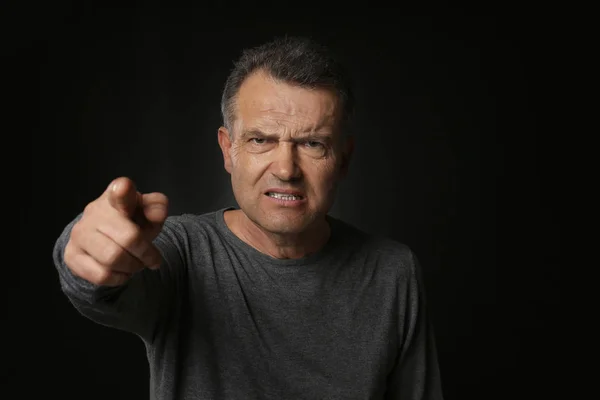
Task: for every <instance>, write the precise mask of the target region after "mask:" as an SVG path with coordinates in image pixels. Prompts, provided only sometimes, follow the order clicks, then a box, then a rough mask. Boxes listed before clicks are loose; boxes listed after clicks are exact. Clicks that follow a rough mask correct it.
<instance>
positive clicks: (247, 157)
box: [219, 72, 352, 234]
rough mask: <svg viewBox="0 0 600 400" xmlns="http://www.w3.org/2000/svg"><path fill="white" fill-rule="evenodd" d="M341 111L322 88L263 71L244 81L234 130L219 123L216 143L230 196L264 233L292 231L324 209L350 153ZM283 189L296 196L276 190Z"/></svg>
mask: <svg viewBox="0 0 600 400" xmlns="http://www.w3.org/2000/svg"><path fill="white" fill-rule="evenodd" d="M339 111H340V110H339V107H338V103H337V100H336V97H335V95H334V94H333V93H331V92H329V91H326V90H311V89H306V88H301V87H298V86H292V85H289V84H287V83H283V82H279V81H276V80H274V79H272V78H271V77H269V76H267V75H266V74H264V73H262V72H260V73H256V74H253V75H251V76H250V77H248V78H247V79H246V80H245V81H244V83H243V84H242V86H241V88H240V90H239V93H238V96H237V113H236V121H235V124H234V128H233V132H228V131H227V129H225V128H221V129H219V145H220V146H221V149H222V151H223V156H224V161H225V169H226V170H227V171H228V172H229V173H230V174H231V183H232V187H233V192H234V195H235V198H236V200H237V202H238V204H239V206H240V208H241V209H242V211H243V212H244V213H245V214H246V215H247V216H248V218H249V219H250V220H252V221H253V222H254V223H256V224H257V225H258V226H260V227H262V228H263V229H265V230H267V231H269V232H273V233H280V234H285V233H289V234H294V233H301V232H303V231H305V230H306V229H307V228H309V227H310V226H311V225H312V224H313V223H314V222H315V221H317V220H319V219H321V218H323V217H324V215H325V214H327V212H328V211H329V209H330V207H331V206H332V204H333V202H334V200H335V192H336V188H337V185H338V183H339V180H340V179H341V178H343V176H344V175H345V173H346V171H347V166H348V161H349V158H350V155H351V152H352V141H351V139H347V140H345V141H343V140H342V137H341V132H340V130H339V129H338V127H339V119H340V115H339ZM230 133H231V135H232V139H231V140H230V139H229V134H230ZM286 190H287V191H294V192H296V193H297V194H298V196H299V197H283V198H282V197H281V196H280V195H279V194H278V193H284V192H285V191H286ZM274 196H275V197H274ZM278 197H279V198H278Z"/></svg>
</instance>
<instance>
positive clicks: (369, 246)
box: [335, 219, 418, 277]
mask: <svg viewBox="0 0 600 400" xmlns="http://www.w3.org/2000/svg"><path fill="white" fill-rule="evenodd" d="M335 224H336V226H337V228H338V232H340V236H341V237H342V238H343V241H344V242H345V243H346V245H347V248H348V251H352V252H353V253H355V256H356V257H359V258H364V259H368V260H369V261H371V262H375V263H376V264H377V265H378V266H380V267H384V268H385V269H392V270H394V271H395V272H396V273H399V274H400V275H401V276H406V277H407V276H412V275H414V274H415V272H416V269H417V268H418V262H417V258H416V256H415V254H414V252H413V250H412V249H411V247H410V246H409V245H408V244H407V243H404V242H402V241H400V240H397V239H394V238H392V237H389V236H386V235H383V234H378V233H369V232H366V231H364V230H362V229H360V228H358V227H356V226H354V225H352V224H350V223H348V222H345V221H343V220H339V219H335Z"/></svg>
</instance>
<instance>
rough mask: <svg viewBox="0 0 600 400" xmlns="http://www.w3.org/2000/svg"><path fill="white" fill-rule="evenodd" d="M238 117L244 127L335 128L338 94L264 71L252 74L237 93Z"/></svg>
mask: <svg viewBox="0 0 600 400" xmlns="http://www.w3.org/2000/svg"><path fill="white" fill-rule="evenodd" d="M236 103H237V109H238V119H239V120H240V121H239V122H241V123H242V124H243V125H244V127H245V128H249V127H254V126H255V125H256V127H260V128H261V129H266V130H274V131H275V130H276V131H280V130H281V129H282V128H284V129H285V130H290V131H313V130H319V129H329V130H333V127H334V126H335V122H336V121H337V118H338V107H337V103H338V102H337V98H336V96H335V94H334V93H333V92H331V91H328V90H325V89H311V88H304V87H300V86H294V85H291V84H288V83H285V82H282V81H278V80H276V79H274V78H272V77H270V76H268V75H267V74H265V73H263V72H258V73H255V74H252V75H251V76H249V77H248V78H247V79H246V80H245V81H244V83H243V84H242V86H241V87H240V90H239V93H238V97H237V102H236Z"/></svg>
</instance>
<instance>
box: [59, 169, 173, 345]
mask: <svg viewBox="0 0 600 400" xmlns="http://www.w3.org/2000/svg"><path fill="white" fill-rule="evenodd" d="M167 203H168V200H167V198H166V196H164V195H163V194H161V193H150V194H146V195H144V194H141V193H139V192H137V191H136V189H135V185H134V184H133V182H131V180H129V179H127V178H119V179H116V180H115V181H113V182H112V183H111V184H110V185H109V187H108V188H107V189H106V191H105V192H104V193H103V194H102V195H101V196H100V197H98V198H97V199H96V200H94V201H92V202H91V203H89V204H88V205H87V206H86V208H85V210H84V212H83V213H82V214H80V215H79V216H77V218H75V219H74V220H73V221H72V222H71V223H69V224H68V225H67V226H66V227H65V229H64V230H63V232H62V234H61V235H60V236H59V238H58V240H57V241H56V244H55V246H54V250H53V259H54V264H55V266H56V268H57V271H58V274H59V279H60V285H61V288H62V290H63V292H64V293H65V294H66V295H67V297H68V298H69V300H70V301H71V303H72V304H73V305H74V306H75V308H76V309H77V310H78V311H79V312H80V313H81V314H83V315H84V316H86V317H88V318H90V319H91V320H93V321H95V322H97V323H100V324H103V325H106V326H110V327H114V328H118V329H122V330H125V331H129V332H133V333H135V334H137V335H139V336H141V337H142V338H144V339H145V340H147V341H152V340H153V338H154V335H155V332H156V329H157V327H158V326H159V323H160V322H163V321H164V320H165V319H166V318H167V317H168V316H169V315H170V312H169V311H170V310H172V309H173V308H174V307H173V306H174V305H175V304H174V302H176V299H177V296H176V294H177V293H179V290H178V286H179V282H180V281H181V279H182V276H183V274H184V273H185V272H184V271H185V268H184V267H185V261H184V257H185V249H184V248H183V243H185V238H184V237H183V228H182V227H181V226H180V224H178V223H177V222H176V220H175V219H173V218H172V219H170V220H168V219H167Z"/></svg>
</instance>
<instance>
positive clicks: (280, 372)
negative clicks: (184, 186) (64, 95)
mask: <svg viewBox="0 0 600 400" xmlns="http://www.w3.org/2000/svg"><path fill="white" fill-rule="evenodd" d="M229 209H233V208H232V207H227V208H222V209H220V210H217V211H214V212H210V213H206V214H201V215H192V214H183V215H179V216H169V218H167V220H166V222H165V224H164V227H163V230H162V232H161V233H160V235H159V236H158V237H157V238H156V240H155V244H156V245H157V247H158V249H159V250H160V252H161V253H162V254H163V257H164V260H165V261H164V263H163V265H162V266H161V268H160V269H158V270H154V271H153V270H143V271H142V272H139V273H137V274H135V275H134V276H133V277H132V278H131V279H130V280H129V282H128V283H126V284H125V285H123V286H121V287H118V288H108V287H98V286H95V285H93V284H91V283H89V282H87V281H84V280H83V279H81V278H78V277H77V276H75V275H73V274H72V273H71V272H70V270H69V269H68V268H66V265H65V264H64V261H63V252H64V247H65V245H66V243H67V241H68V239H69V234H70V230H71V228H72V226H73V224H74V223H75V222H76V221H77V220H78V219H79V218H80V216H78V217H77V218H76V219H75V220H73V221H72V222H71V223H70V224H68V225H67V226H66V227H65V230H64V232H63V233H62V234H61V236H60V237H59V238H58V240H57V242H56V245H55V248H54V253H53V256H54V262H55V265H56V267H57V270H58V273H59V277H60V282H61V287H62V290H63V291H64V293H65V294H66V296H67V297H68V298H69V300H70V301H71V302H72V304H73V305H74V306H75V307H76V308H77V310H79V312H80V313H81V314H83V315H84V316H86V317H88V318H90V319H91V320H93V321H95V322H97V323H99V324H102V325H105V326H110V327H114V328H117V329H121V330H124V331H127V332H132V333H134V334H136V335H138V336H139V337H140V338H141V339H142V340H143V341H144V343H145V345H146V349H147V356H148V362H149V369H150V393H151V399H157V400H158V399H161V400H175V399H244V400H250V399H277V400H282V399H290V400H292V399H311V400H314V399H344V400H348V399H365V400H366V399H402V400H416V399H442V390H441V383H440V376H439V368H438V363H437V355H436V349H435V343H434V340H433V334H432V330H431V328H430V324H429V321H428V317H427V315H426V308H425V301H424V292H423V284H422V280H421V273H420V271H419V266H418V263H417V261H416V259H415V257H414V255H413V254H412V252H411V250H410V249H409V248H408V247H407V246H406V245H404V244H402V243H399V242H396V241H394V240H392V239H389V238H385V237H382V236H377V235H371V234H366V233H364V232H362V231H360V230H358V229H357V228H355V227H353V226H351V225H349V224H347V223H345V222H343V221H341V220H339V219H336V218H334V217H332V216H330V215H328V216H327V219H328V221H329V224H330V226H331V237H330V239H329V241H328V242H327V244H326V245H325V246H324V247H323V248H322V249H321V250H320V251H318V252H316V253H313V254H311V255H309V256H307V257H305V258H302V259H275V258H272V257H270V256H268V255H266V254H263V253H261V252H259V251H258V250H256V249H254V248H253V247H252V246H250V245H248V244H247V243H245V242H244V241H242V240H241V239H240V238H238V237H237V236H236V235H235V234H233V232H232V231H231V230H230V229H229V228H228V227H227V225H226V224H225V220H224V217H223V214H224V211H226V210H229Z"/></svg>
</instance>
